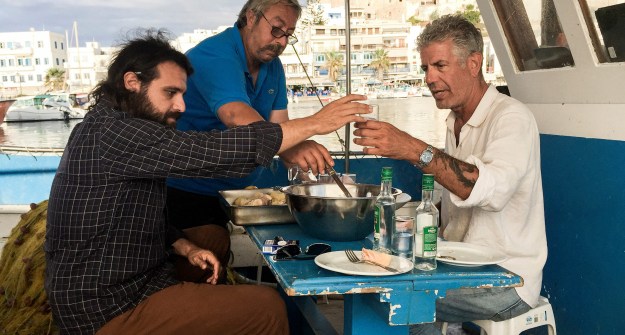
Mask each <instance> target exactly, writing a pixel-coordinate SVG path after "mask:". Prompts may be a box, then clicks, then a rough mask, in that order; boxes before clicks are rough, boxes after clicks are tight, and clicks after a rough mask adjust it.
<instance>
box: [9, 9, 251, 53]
mask: <svg viewBox="0 0 625 335" xmlns="http://www.w3.org/2000/svg"><path fill="white" fill-rule="evenodd" d="M244 4H245V0H177V1H176V0H173V1H172V0H54V1H49V0H0V32H17V31H28V30H30V29H31V28H34V29H35V30H37V31H51V32H56V33H60V34H63V35H64V34H65V32H66V31H67V33H68V36H69V37H70V39H71V40H73V41H75V39H74V38H72V26H73V23H74V21H76V22H77V25H78V41H79V43H80V46H85V42H91V41H95V42H99V43H100V45H101V46H112V45H115V44H116V43H118V42H121V41H123V39H124V37H125V36H126V35H127V33H128V31H131V30H133V29H135V28H150V27H153V28H166V29H167V30H169V31H170V32H172V33H173V34H174V35H176V36H179V35H181V34H182V33H185V32H188V33H190V32H193V30H194V29H215V28H217V27H218V26H224V25H228V26H230V25H232V24H234V22H235V21H236V17H237V15H238V13H239V11H240V10H241V7H243V5H244ZM73 43H75V42H73ZM73 43H72V45H71V46H72V47H74V46H75V45H74V44H73Z"/></svg>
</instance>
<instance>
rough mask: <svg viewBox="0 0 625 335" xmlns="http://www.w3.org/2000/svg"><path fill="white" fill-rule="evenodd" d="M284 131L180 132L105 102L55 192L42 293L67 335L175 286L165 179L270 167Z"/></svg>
mask: <svg viewBox="0 0 625 335" xmlns="http://www.w3.org/2000/svg"><path fill="white" fill-rule="evenodd" d="M281 142H282V131H281V128H280V126H279V125H277V124H273V123H268V122H257V123H254V124H252V125H250V126H246V127H237V128H233V129H230V130H227V131H223V132H219V131H213V132H180V131H176V130H175V129H173V128H169V127H165V126H163V125H160V124H158V123H156V122H152V121H147V120H143V119H138V118H133V117H130V116H129V115H128V114H126V113H125V112H122V111H119V110H115V109H113V108H111V107H110V106H109V105H108V104H107V103H106V102H102V103H100V104H99V105H98V106H96V108H95V109H94V110H93V111H90V112H89V113H88V114H87V116H86V117H85V119H84V121H83V122H82V123H80V124H78V125H77V126H76V127H75V129H74V130H73V132H72V134H71V136H70V138H69V140H68V144H67V146H66V148H65V152H64V154H63V158H62V159H61V163H60V165H59V167H58V171H57V174H56V176H55V178H54V182H53V184H52V191H51V193H50V200H49V205H48V206H49V207H48V225H47V233H46V242H45V252H46V262H47V268H46V282H45V285H46V291H47V293H48V297H49V300H50V305H51V307H52V311H53V314H54V318H55V321H56V322H57V324H58V325H59V327H60V328H61V330H62V333H64V334H66V333H67V334H69V333H72V334H73V333H80V334H89V333H95V332H96V331H97V330H98V329H99V328H101V327H102V326H103V325H104V324H105V323H106V322H107V321H109V320H111V319H112V318H114V317H115V316H117V315H119V314H122V313H123V312H125V311H127V310H129V309H131V308H133V307H135V306H136V305H137V304H139V303H140V302H141V301H142V300H143V299H145V298H146V297H147V296H149V295H151V294H153V293H155V292H157V291H159V290H162V289H163V288H165V287H167V286H170V285H172V284H175V283H176V280H174V279H173V278H172V276H171V270H172V266H171V264H170V263H169V262H168V256H169V252H168V249H170V246H171V243H173V242H174V241H175V240H176V239H177V238H179V237H180V236H181V235H180V234H181V233H180V232H179V231H175V230H172V229H171V228H170V227H168V225H167V224H166V219H165V215H164V214H165V213H164V209H165V190H166V188H165V178H166V177H212V178H222V177H241V176H244V175H245V174H247V173H249V172H250V171H252V170H253V169H254V168H255V167H256V166H258V165H268V164H269V163H270V162H271V160H272V158H273V156H274V155H275V154H276V152H277V151H278V149H279V147H280V144H281Z"/></svg>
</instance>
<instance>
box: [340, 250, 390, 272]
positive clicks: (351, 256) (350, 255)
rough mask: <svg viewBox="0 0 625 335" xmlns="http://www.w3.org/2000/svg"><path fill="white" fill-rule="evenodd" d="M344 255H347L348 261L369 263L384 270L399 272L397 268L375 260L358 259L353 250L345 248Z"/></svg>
mask: <svg viewBox="0 0 625 335" xmlns="http://www.w3.org/2000/svg"><path fill="white" fill-rule="evenodd" d="M345 255H346V256H347V259H348V260H349V261H350V262H352V263H365V264H371V265H375V266H379V267H381V268H383V269H384V270H386V271H389V272H399V270H397V269H395V268H392V267H390V266H385V265H382V264H380V263H377V262H374V261H370V260H364V259H360V258H358V255H356V253H355V252H354V250H345Z"/></svg>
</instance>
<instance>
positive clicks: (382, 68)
mask: <svg viewBox="0 0 625 335" xmlns="http://www.w3.org/2000/svg"><path fill="white" fill-rule="evenodd" d="M369 66H371V67H372V68H374V69H375V73H376V75H377V77H378V78H379V79H383V77H384V73H385V72H386V71H388V69H389V67H390V66H391V61H390V60H389V59H388V51H386V50H384V49H377V50H376V51H375V52H374V53H373V61H372V62H371V64H369Z"/></svg>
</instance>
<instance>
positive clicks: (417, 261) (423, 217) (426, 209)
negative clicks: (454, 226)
mask: <svg viewBox="0 0 625 335" xmlns="http://www.w3.org/2000/svg"><path fill="white" fill-rule="evenodd" d="M433 196H434V176H433V175H431V174H424V175H423V180H422V188H421V203H420V204H419V207H417V211H416V215H415V219H416V231H415V237H414V238H415V241H414V267H415V268H416V269H419V270H423V271H430V270H434V269H436V242H437V237H438V215H439V214H438V209H437V208H436V206H434V203H433V202H432V198H433Z"/></svg>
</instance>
